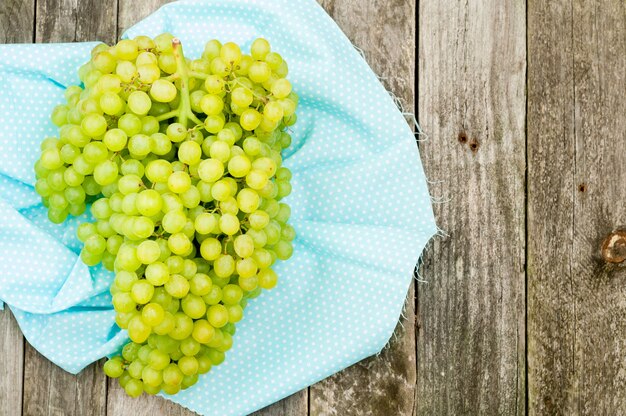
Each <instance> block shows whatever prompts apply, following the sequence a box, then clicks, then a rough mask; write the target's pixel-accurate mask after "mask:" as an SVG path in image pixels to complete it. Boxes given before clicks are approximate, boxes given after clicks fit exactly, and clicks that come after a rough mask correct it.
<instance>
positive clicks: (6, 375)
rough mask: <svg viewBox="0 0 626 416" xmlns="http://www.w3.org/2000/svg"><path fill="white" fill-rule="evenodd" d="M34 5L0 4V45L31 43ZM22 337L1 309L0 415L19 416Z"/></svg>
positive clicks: (9, 1)
mask: <svg viewBox="0 0 626 416" xmlns="http://www.w3.org/2000/svg"><path fill="white" fill-rule="evenodd" d="M34 15H35V10H34V1H33V0H31V1H22V0H3V1H2V2H1V3H0V44H2V43H25V42H32V40H33V35H34V24H33V19H34ZM23 380H24V337H23V336H22V333H21V332H20V330H19V327H18V326H17V322H15V319H14V318H13V315H12V314H11V311H10V310H9V308H8V307H7V305H5V307H4V310H3V311H0V415H11V414H16V415H19V414H20V413H21V412H22V387H23Z"/></svg>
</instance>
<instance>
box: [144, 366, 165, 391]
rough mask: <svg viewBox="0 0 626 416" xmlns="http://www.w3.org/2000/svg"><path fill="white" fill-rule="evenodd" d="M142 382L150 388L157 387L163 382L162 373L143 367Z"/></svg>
mask: <svg viewBox="0 0 626 416" xmlns="http://www.w3.org/2000/svg"><path fill="white" fill-rule="evenodd" d="M141 379H142V380H143V382H144V383H145V384H147V385H149V386H152V387H158V386H160V385H161V383H162V382H163V373H162V372H161V371H159V370H155V369H154V368H152V367H150V366H145V367H144V368H143V370H142V372H141Z"/></svg>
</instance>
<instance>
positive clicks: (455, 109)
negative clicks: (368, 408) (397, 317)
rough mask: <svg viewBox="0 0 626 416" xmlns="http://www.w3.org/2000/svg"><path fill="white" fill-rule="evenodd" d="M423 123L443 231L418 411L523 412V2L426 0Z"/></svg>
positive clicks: (434, 255) (422, 15) (423, 337)
mask: <svg viewBox="0 0 626 416" xmlns="http://www.w3.org/2000/svg"><path fill="white" fill-rule="evenodd" d="M419 5H420V9H419V23H418V31H419V34H418V45H419V60H418V62H419V70H418V119H419V121H420V123H421V126H422V128H423V130H424V131H426V132H427V133H428V135H429V139H428V140H427V141H425V142H422V143H421V144H420V150H421V154H422V159H423V163H424V166H425V169H426V173H427V176H428V178H429V179H430V180H431V181H432V186H431V193H432V194H433V195H435V196H436V197H438V198H442V199H444V200H446V199H448V202H444V203H436V204H435V214H436V218H437V223H438V225H439V227H441V228H442V229H443V230H445V231H446V232H447V233H448V234H449V237H446V238H436V239H434V240H433V243H432V244H431V246H430V247H429V248H428V250H427V251H426V253H425V255H424V265H423V267H422V271H421V274H422V275H423V276H426V277H427V280H428V283H425V284H419V285H418V288H417V292H418V305H417V320H418V333H417V375H418V378H417V389H418V391H417V403H416V407H415V413H416V414H418V415H475V414H488V415H495V414H498V415H523V414H524V413H525V336H524V334H525V322H524V317H525V309H524V308H525V277H524V250H525V235H524V212H525V207H524V204H525V201H524V191H525V189H524V188H525V172H524V166H525V133H524V117H525V94H524V86H525V63H526V51H525V49H526V44H525V7H524V2H523V1H498V0H488V1H484V2H442V1H436V0H427V1H420V2H419Z"/></svg>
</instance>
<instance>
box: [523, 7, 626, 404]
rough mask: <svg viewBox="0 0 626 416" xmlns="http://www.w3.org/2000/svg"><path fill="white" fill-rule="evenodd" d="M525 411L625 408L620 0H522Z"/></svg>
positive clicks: (624, 73)
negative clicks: (612, 246)
mask: <svg viewBox="0 0 626 416" xmlns="http://www.w3.org/2000/svg"><path fill="white" fill-rule="evenodd" d="M528 5H529V7H528V33H529V37H528V53H529V56H528V235H529V238H528V364H529V367H528V394H529V397H528V400H529V403H528V408H529V413H530V414H537V415H544V414H554V415H557V414H559V415H601V414H607V415H608V414H623V413H624V412H625V411H626V410H625V409H626V318H625V317H626V268H624V267H623V265H622V266H621V267H620V266H619V265H614V264H609V263H606V262H605V261H604V260H603V258H602V257H601V255H600V246H601V243H602V241H603V239H604V238H605V237H606V236H607V235H608V234H609V233H611V232H612V231H613V230H614V229H616V228H619V227H622V228H623V227H624V226H625V225H626V170H624V167H626V117H625V115H626V103H625V101H624V93H625V92H626V70H625V69H624V68H625V66H626V3H624V1H623V0H611V1H602V2H598V3H594V2H569V1H553V2H550V3H549V4H548V3H545V2H540V1H529V4H528Z"/></svg>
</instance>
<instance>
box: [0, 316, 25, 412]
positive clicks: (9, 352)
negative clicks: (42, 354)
mask: <svg viewBox="0 0 626 416" xmlns="http://www.w3.org/2000/svg"><path fill="white" fill-rule="evenodd" d="M23 378H24V337H23V336H22V333H21V332H20V329H19V327H18V326H17V322H15V319H14V318H13V315H11V312H10V311H9V309H8V308H6V307H5V310H4V311H0V415H11V414H17V415H19V414H20V413H21V411H22V382H23Z"/></svg>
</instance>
